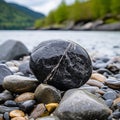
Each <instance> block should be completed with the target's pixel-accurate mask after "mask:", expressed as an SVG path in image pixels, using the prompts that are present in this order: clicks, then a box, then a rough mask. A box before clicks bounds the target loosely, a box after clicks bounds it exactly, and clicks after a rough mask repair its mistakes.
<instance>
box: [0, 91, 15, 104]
mask: <svg viewBox="0 0 120 120" xmlns="http://www.w3.org/2000/svg"><path fill="white" fill-rule="evenodd" d="M12 99H13V96H12V94H11V92H9V91H7V90H5V91H4V92H2V93H0V103H3V102H5V101H6V100H12Z"/></svg>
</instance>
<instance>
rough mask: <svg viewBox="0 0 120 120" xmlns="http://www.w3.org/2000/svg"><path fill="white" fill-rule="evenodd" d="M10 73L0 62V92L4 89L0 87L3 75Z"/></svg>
mask: <svg viewBox="0 0 120 120" xmlns="http://www.w3.org/2000/svg"><path fill="white" fill-rule="evenodd" d="M12 74H13V73H12V72H11V70H10V69H9V68H8V67H7V66H6V65H4V64H0V92H1V91H3V90H4V89H3V87H2V83H3V79H4V77H6V76H8V75H12Z"/></svg>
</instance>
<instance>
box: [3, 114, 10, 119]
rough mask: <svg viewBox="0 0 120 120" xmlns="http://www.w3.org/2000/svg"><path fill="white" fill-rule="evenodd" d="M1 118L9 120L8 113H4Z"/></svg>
mask: <svg viewBox="0 0 120 120" xmlns="http://www.w3.org/2000/svg"><path fill="white" fill-rule="evenodd" d="M3 117H4V120H10V116H9V112H5V113H4V115H3Z"/></svg>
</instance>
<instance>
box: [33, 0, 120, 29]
mask: <svg viewBox="0 0 120 120" xmlns="http://www.w3.org/2000/svg"><path fill="white" fill-rule="evenodd" d="M107 15H110V16H114V18H113V19H110V20H109V21H108V22H115V21H118V20H120V0H82V2H80V0H75V2H74V3H73V4H72V5H67V4H66V2H65V1H64V0H63V1H62V2H61V4H60V5H59V6H58V8H57V9H56V10H53V11H51V12H50V13H49V14H48V16H47V17H46V18H44V19H41V20H39V19H38V20H36V22H35V27H36V28H39V27H43V26H44V27H45V26H49V25H55V24H57V25H60V24H65V23H66V22H69V21H74V22H75V23H77V22H81V21H84V22H87V21H94V20H96V19H102V18H104V17H105V16H107Z"/></svg>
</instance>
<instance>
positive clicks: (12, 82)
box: [3, 75, 39, 93]
mask: <svg viewBox="0 0 120 120" xmlns="http://www.w3.org/2000/svg"><path fill="white" fill-rule="evenodd" d="M38 84H39V82H38V80H36V79H32V78H29V77H24V76H19V75H10V76H7V77H5V78H4V81H3V87H4V88H5V89H7V90H9V91H11V92H13V93H24V92H32V91H34V90H35V89H36V87H37V86H38Z"/></svg>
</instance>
